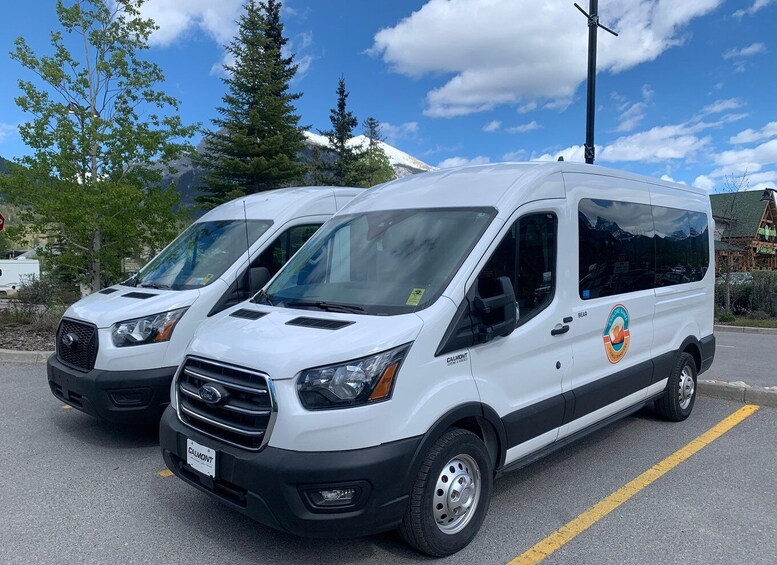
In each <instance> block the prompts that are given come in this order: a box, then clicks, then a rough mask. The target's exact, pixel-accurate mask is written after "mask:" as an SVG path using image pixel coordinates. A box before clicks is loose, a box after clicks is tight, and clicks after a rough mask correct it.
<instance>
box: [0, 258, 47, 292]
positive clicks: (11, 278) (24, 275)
mask: <svg viewBox="0 0 777 565" xmlns="http://www.w3.org/2000/svg"><path fill="white" fill-rule="evenodd" d="M35 277H40V263H39V262H38V261H37V260H36V259H8V260H2V261H0V295H3V296H13V295H14V294H16V291H17V289H18V288H19V285H20V284H21V283H22V282H24V281H25V280H32V279H33V278H35Z"/></svg>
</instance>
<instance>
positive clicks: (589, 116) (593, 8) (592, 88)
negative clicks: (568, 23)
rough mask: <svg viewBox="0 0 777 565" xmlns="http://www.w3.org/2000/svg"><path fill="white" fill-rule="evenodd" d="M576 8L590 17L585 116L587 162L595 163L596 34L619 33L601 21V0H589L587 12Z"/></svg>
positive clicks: (578, 7)
mask: <svg viewBox="0 0 777 565" xmlns="http://www.w3.org/2000/svg"><path fill="white" fill-rule="evenodd" d="M575 8H577V9H578V10H580V12H582V14H583V15H584V16H585V17H586V18H588V82H587V86H588V102H587V106H586V116H585V162H586V163H588V164H589V165H593V163H594V157H595V156H596V149H595V148H594V117H595V114H596V36H597V31H598V30H599V28H602V29H603V30H604V31H607V32H610V33H611V34H613V35H614V36H615V37H618V34H617V33H615V32H614V31H612V30H611V29H610V28H608V27H605V26H603V25H602V24H600V23H599V0H588V12H587V13H586V11H585V10H583V9H582V8H581V7H580V5H579V4H577V3H575Z"/></svg>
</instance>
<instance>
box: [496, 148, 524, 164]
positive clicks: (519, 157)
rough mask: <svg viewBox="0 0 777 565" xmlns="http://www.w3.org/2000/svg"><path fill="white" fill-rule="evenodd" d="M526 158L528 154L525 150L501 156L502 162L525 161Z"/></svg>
mask: <svg viewBox="0 0 777 565" xmlns="http://www.w3.org/2000/svg"><path fill="white" fill-rule="evenodd" d="M528 156H529V154H528V153H527V152H526V150H525V149H517V150H515V151H508V152H507V153H505V154H504V155H502V161H525V160H526V158H527V157H528Z"/></svg>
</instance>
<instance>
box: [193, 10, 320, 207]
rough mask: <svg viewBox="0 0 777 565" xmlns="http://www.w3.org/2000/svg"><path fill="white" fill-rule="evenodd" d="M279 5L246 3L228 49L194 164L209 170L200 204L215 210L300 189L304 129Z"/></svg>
mask: <svg viewBox="0 0 777 565" xmlns="http://www.w3.org/2000/svg"><path fill="white" fill-rule="evenodd" d="M280 9H281V3H280V2H279V1H278V0H267V1H266V2H257V1H256V0H248V1H247V2H246V4H245V11H244V13H243V14H242V15H241V17H240V20H239V22H238V32H237V36H236V37H235V39H234V40H233V41H232V42H231V43H230V44H229V45H228V46H227V47H226V49H227V53H228V54H229V55H230V56H231V57H232V59H233V60H234V62H233V63H231V64H227V65H224V69H225V71H226V73H227V76H226V77H225V78H224V79H223V81H224V84H226V86H227V93H226V94H225V95H224V96H223V98H222V100H223V105H222V106H221V107H219V108H218V109H217V112H218V114H219V117H217V118H215V119H214V120H213V124H214V125H215V126H216V128H218V129H217V131H215V132H211V133H209V134H208V135H207V136H206V139H205V143H204V148H205V150H204V152H203V155H202V156H201V158H200V159H199V164H200V166H202V167H203V168H205V169H206V170H207V174H206V175H205V179H204V180H205V184H204V186H203V187H202V188H203V194H202V195H201V196H200V197H198V199H197V200H198V202H200V203H201V204H203V205H204V206H206V207H213V206H216V205H218V204H221V203H223V202H226V201H228V200H231V199H233V198H236V197H239V196H242V195H245V194H253V193H256V192H262V191H265V190H272V189H275V188H281V187H284V186H290V185H291V184H293V183H295V182H297V181H299V180H301V179H302V177H303V176H304V174H305V170H306V167H305V165H304V164H302V163H301V162H300V160H299V153H300V151H301V150H302V147H303V140H304V133H303V131H304V128H303V127H301V126H300V125H299V120H300V117H299V115H298V114H296V109H295V107H294V102H295V101H296V100H297V99H299V98H300V96H301V94H300V93H292V92H290V91H289V83H290V81H291V80H292V79H293V78H294V76H295V74H296V72H297V65H295V64H294V57H293V56H289V57H284V56H283V47H284V45H285V44H286V42H287V39H286V38H285V37H284V36H283V23H281V21H280Z"/></svg>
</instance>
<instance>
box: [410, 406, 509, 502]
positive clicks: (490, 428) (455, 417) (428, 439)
mask: <svg viewBox="0 0 777 565" xmlns="http://www.w3.org/2000/svg"><path fill="white" fill-rule="evenodd" d="M456 424H458V427H461V428H464V429H469V430H470V431H472V432H473V433H476V434H477V435H479V436H480V437H482V438H483V439H484V440H485V441H484V443H485V444H486V448H487V449H488V451H489V453H490V454H491V456H492V458H493V460H494V462H495V464H494V469H493V470H494V472H496V470H497V469H501V468H502V467H503V466H504V461H505V446H506V445H507V434H506V432H505V429H504V424H503V423H502V419H501V418H500V417H499V415H498V414H497V413H496V411H495V410H494V409H493V408H491V407H490V406H487V405H485V404H483V403H481V402H467V403H466V404H461V405H460V406H457V407H456V408H453V409H451V410H449V411H448V412H446V413H445V414H444V415H442V416H441V417H440V418H439V419H438V420H437V421H436V422H435V423H434V424H433V425H432V427H431V428H429V430H428V431H427V432H426V433H425V434H424V435H423V437H422V438H421V441H420V442H419V443H418V446H417V447H416V450H415V453H414V454H413V459H412V462H411V464H410V468H409V469H408V472H407V475H406V478H405V485H404V488H403V490H402V492H405V493H408V492H410V490H411V489H412V488H413V483H414V482H415V479H416V476H417V475H418V470H419V469H420V468H421V465H422V463H423V461H424V458H425V457H426V454H427V453H428V452H429V450H430V449H431V448H432V445H434V443H435V442H436V441H437V440H438V439H440V437H442V435H443V434H444V433H445V432H446V431H448V430H449V429H451V428H453V427H456ZM473 425H477V426H478V427H479V429H474V430H473V429H471V427H472V426H473Z"/></svg>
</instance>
